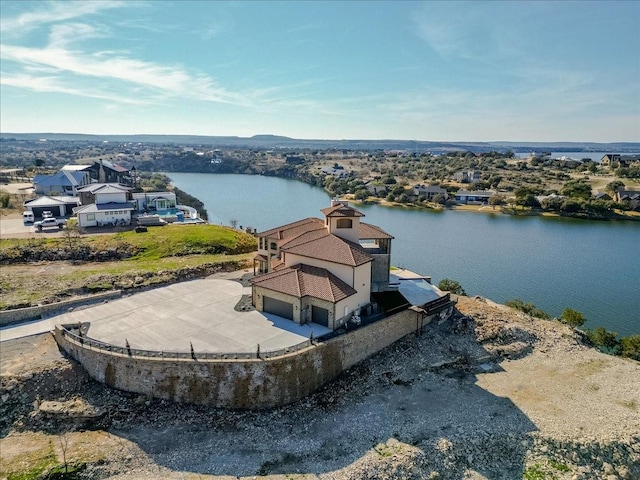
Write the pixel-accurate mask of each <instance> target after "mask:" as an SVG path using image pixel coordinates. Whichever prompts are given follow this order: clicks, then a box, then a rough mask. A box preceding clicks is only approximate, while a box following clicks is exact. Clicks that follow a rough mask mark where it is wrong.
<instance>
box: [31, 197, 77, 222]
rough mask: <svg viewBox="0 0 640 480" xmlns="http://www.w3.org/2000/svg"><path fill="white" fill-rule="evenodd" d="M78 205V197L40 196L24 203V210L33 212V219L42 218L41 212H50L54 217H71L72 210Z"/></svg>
mask: <svg viewBox="0 0 640 480" xmlns="http://www.w3.org/2000/svg"><path fill="white" fill-rule="evenodd" d="M78 205H80V200H79V199H78V197H70V196H47V195H45V196H42V197H38V198H35V199H33V200H27V201H26V202H24V208H25V209H26V210H29V211H31V212H33V216H34V217H35V218H42V213H43V212H47V211H48V212H51V213H52V214H53V216H54V217H66V216H67V215H71V213H72V212H73V209H74V208H76V207H77V206H78Z"/></svg>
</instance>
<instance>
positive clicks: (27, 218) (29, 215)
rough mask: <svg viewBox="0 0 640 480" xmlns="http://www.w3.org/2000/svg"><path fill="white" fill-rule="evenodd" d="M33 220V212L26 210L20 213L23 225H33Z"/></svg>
mask: <svg viewBox="0 0 640 480" xmlns="http://www.w3.org/2000/svg"><path fill="white" fill-rule="evenodd" d="M34 220H35V217H34V216H33V212H31V211H29V210H27V211H26V212H23V213H22V221H23V222H24V223H33V221H34Z"/></svg>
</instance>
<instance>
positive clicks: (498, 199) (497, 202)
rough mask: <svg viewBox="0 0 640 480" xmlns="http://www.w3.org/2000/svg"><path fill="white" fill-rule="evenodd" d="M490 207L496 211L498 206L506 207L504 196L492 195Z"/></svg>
mask: <svg viewBox="0 0 640 480" xmlns="http://www.w3.org/2000/svg"><path fill="white" fill-rule="evenodd" d="M489 205H491V206H492V207H493V209H494V210H495V208H496V207H497V206H498V207H499V206H501V205H504V197H503V196H502V195H492V196H491V197H489Z"/></svg>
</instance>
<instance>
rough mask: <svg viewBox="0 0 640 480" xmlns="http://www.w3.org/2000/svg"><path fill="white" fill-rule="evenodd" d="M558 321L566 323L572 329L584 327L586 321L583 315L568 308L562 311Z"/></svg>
mask: <svg viewBox="0 0 640 480" xmlns="http://www.w3.org/2000/svg"><path fill="white" fill-rule="evenodd" d="M560 319H561V320H562V321H563V322H564V323H566V324H567V325H569V326H570V327H573V328H577V327H580V326H582V325H584V322H586V321H587V319H586V318H584V315H582V313H580V312H579V311H577V310H574V309H573V308H569V307H567V308H565V309H564V311H563V312H562V315H560Z"/></svg>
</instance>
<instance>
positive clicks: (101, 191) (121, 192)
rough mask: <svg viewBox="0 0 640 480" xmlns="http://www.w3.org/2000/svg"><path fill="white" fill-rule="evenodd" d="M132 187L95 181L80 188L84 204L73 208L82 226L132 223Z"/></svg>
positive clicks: (79, 191) (81, 199)
mask: <svg viewBox="0 0 640 480" xmlns="http://www.w3.org/2000/svg"><path fill="white" fill-rule="evenodd" d="M130 190H131V189H130V188H129V187H125V186H124V185H120V184H117V183H94V184H91V185H88V186H86V187H82V188H81V189H79V190H78V193H79V194H80V201H81V203H82V205H81V206H80V207H77V208H75V209H74V210H73V212H74V213H75V214H76V215H77V216H78V225H79V226H80V227H102V226H116V225H129V224H131V212H132V211H133V210H135V208H134V206H133V203H132V202H131V194H130Z"/></svg>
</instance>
